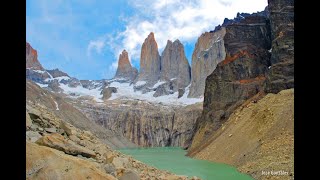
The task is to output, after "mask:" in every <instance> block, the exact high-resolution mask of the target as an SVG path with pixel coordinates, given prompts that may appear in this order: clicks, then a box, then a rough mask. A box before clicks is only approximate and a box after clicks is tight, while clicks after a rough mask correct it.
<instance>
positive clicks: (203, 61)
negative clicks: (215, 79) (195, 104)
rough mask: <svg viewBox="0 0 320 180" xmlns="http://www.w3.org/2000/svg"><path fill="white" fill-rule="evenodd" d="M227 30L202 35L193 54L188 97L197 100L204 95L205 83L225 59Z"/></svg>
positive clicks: (222, 29)
mask: <svg viewBox="0 0 320 180" xmlns="http://www.w3.org/2000/svg"><path fill="white" fill-rule="evenodd" d="M225 33H226V31H225V28H224V27H222V28H221V29H220V30H218V31H215V32H206V33H204V34H202V35H201V36H200V37H199V38H198V41H197V43H196V46H195V49H194V51H193V53H192V66H191V70H192V72H191V75H192V77H191V86H190V92H189V94H188V97H192V98H197V97H200V96H203V95H204V89H205V81H206V78H207V76H209V75H210V74H211V73H212V72H213V70H215V68H216V66H217V64H218V63H219V62H221V61H222V60H224V59H225V57H226V52H225V46H224V36H225Z"/></svg>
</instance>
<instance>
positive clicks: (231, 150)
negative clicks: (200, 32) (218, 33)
mask: <svg viewBox="0 0 320 180" xmlns="http://www.w3.org/2000/svg"><path fill="white" fill-rule="evenodd" d="M268 2H269V5H268V7H267V9H266V11H265V12H260V13H255V14H252V15H248V14H245V16H243V17H241V18H239V17H237V18H236V19H234V20H228V19H226V20H225V21H224V24H223V25H222V26H223V27H225V29H226V34H225V36H224V46H225V51H226V58H225V59H224V60H223V61H222V62H220V63H219V64H218V65H217V67H216V69H215V70H214V71H213V72H212V74H211V75H209V76H208V77H207V79H206V86H205V93H204V104H203V112H202V115H201V117H200V118H199V119H198V120H197V122H196V131H195V132H196V133H195V134H194V136H193V140H192V145H191V148H190V149H189V152H188V155H190V156H193V157H197V158H201V159H207V160H212V161H218V162H223V163H228V164H232V165H235V166H237V167H238V168H239V170H240V171H242V172H246V173H248V174H251V175H252V176H253V177H254V178H256V179H265V178H268V179H269V178H270V179H276V178H275V177H274V176H272V177H265V176H264V177H262V175H261V171H262V170H264V171H265V170H267V171H268V170H275V169H276V170H282V171H286V173H287V174H286V175H287V176H283V179H292V176H293V148H292V146H293V94H294V93H293V89H290V90H285V89H289V88H292V87H293V86H294V77H293V72H294V71H293V68H294V59H293V55H294V53H293V50H294V42H293V41H294V39H293V33H294V31H293V27H294V23H293V21H294V20H293V8H294V7H293V1H292V0H283V1H281V0H269V1H268ZM269 13H270V14H269ZM239 16H240V15H239ZM241 16H242V15H241ZM219 28H221V27H218V28H217V29H219ZM270 92H271V93H278V94H267V95H265V94H266V93H270ZM275 150H277V151H275ZM226 152H227V153H226ZM275 161H277V162H278V163H275V164H274V162H275Z"/></svg>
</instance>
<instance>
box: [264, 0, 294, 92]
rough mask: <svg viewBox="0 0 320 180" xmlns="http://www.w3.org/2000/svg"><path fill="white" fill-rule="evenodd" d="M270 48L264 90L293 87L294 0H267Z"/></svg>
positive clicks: (273, 90) (271, 90)
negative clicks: (269, 64) (269, 65)
mask: <svg viewBox="0 0 320 180" xmlns="http://www.w3.org/2000/svg"><path fill="white" fill-rule="evenodd" d="M268 3H269V5H268V10H269V13H270V15H269V18H270V24H271V35H272V48H271V49H270V51H271V52H272V53H271V67H270V69H269V70H268V72H267V76H266V77H267V80H266V86H265V91H266V92H272V93H277V92H279V91H280V90H283V89H289V88H293V87H294V1H293V0H269V1H268Z"/></svg>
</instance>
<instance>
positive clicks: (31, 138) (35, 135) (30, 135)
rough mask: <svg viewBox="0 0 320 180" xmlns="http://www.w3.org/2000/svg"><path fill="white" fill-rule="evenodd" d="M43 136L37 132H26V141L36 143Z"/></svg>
mask: <svg viewBox="0 0 320 180" xmlns="http://www.w3.org/2000/svg"><path fill="white" fill-rule="evenodd" d="M41 137H42V136H41V135H40V134H39V133H38V132H35V131H26V140H28V141H31V142H36V141H37V140H38V139H40V138H41Z"/></svg>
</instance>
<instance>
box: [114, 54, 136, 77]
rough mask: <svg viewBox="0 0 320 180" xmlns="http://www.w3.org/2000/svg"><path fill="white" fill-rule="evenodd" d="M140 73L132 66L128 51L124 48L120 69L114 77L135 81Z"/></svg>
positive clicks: (120, 57)
mask: <svg viewBox="0 0 320 180" xmlns="http://www.w3.org/2000/svg"><path fill="white" fill-rule="evenodd" d="M137 75H138V70H137V69H136V68H134V67H132V66H131V63H130V61H129V56H128V52H127V51H126V50H123V51H122V53H121V54H120V56H119V61H118V69H117V72H116V75H115V77H114V78H124V79H127V80H131V81H133V80H134V79H135V78H136V77H137Z"/></svg>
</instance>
